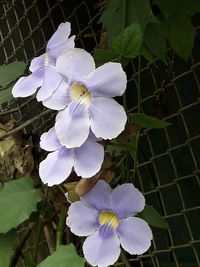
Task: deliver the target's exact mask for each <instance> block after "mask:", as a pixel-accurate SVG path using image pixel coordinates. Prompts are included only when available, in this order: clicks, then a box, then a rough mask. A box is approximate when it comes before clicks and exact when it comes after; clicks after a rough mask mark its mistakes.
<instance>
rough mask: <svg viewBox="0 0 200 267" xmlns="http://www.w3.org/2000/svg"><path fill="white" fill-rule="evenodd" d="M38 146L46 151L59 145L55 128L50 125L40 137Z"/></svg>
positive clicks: (53, 149)
mask: <svg viewBox="0 0 200 267" xmlns="http://www.w3.org/2000/svg"><path fill="white" fill-rule="evenodd" d="M40 147H41V148H42V149H44V150H46V151H55V150H57V149H59V148H60V147H61V144H60V142H59V140H58V138H57V135H56V132H55V128H54V127H52V128H51V129H49V131H48V132H46V133H43V134H42V135H41V137H40Z"/></svg>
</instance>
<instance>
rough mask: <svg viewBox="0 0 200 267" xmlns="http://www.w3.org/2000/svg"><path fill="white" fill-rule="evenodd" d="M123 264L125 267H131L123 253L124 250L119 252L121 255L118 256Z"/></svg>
mask: <svg viewBox="0 0 200 267" xmlns="http://www.w3.org/2000/svg"><path fill="white" fill-rule="evenodd" d="M120 257H121V259H122V261H123V263H124V264H125V265H126V267H131V264H130V262H129V260H128V258H127V256H126V253H125V252H124V250H122V251H121V255H120Z"/></svg>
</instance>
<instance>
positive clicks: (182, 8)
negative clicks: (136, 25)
mask: <svg viewBox="0 0 200 267" xmlns="http://www.w3.org/2000/svg"><path fill="white" fill-rule="evenodd" d="M155 2H156V3H157V4H158V6H159V7H160V9H161V10H162V12H163V13H164V14H165V16H166V17H169V16H170V15H172V14H185V15H194V14H195V13H197V12H200V1H199V0H190V1H189V0H171V1H170V0H155Z"/></svg>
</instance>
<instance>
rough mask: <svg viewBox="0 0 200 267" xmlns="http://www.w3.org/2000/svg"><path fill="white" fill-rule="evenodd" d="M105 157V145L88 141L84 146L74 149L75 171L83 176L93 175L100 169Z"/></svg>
mask: <svg viewBox="0 0 200 267" xmlns="http://www.w3.org/2000/svg"><path fill="white" fill-rule="evenodd" d="M103 159H104V148H103V146H102V145H100V144H98V143H95V142H89V141H86V142H85V143H84V144H83V145H82V146H80V147H78V148H75V149H74V169H75V172H76V173H77V175H78V176H81V177H82V178H89V177H92V176H93V175H95V174H96V173H97V172H98V171H99V170H100V168H101V165H102V163H103Z"/></svg>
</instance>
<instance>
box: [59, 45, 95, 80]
mask: <svg viewBox="0 0 200 267" xmlns="http://www.w3.org/2000/svg"><path fill="white" fill-rule="evenodd" d="M56 69H57V71H58V72H59V73H60V74H62V75H63V76H64V77H65V78H66V79H67V81H68V83H69V84H70V83H72V82H81V81H82V78H83V77H84V76H86V75H88V74H89V73H90V72H92V71H93V70H94V69H95V63H94V59H93V57H92V56H91V55H90V54H89V53H88V52H86V51H85V50H83V49H80V48H74V49H73V50H69V51H67V52H65V53H63V54H62V55H61V56H59V57H58V59H57V62H56Z"/></svg>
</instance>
